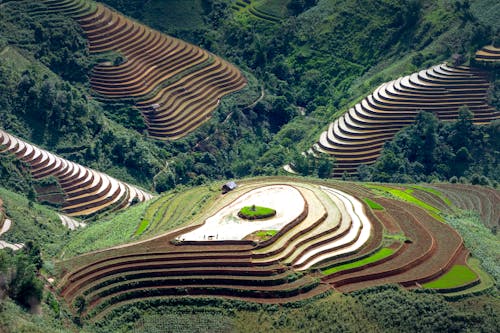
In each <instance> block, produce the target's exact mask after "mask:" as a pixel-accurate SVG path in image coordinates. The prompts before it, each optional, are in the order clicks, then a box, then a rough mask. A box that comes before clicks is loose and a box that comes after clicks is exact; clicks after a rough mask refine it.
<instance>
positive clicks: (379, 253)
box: [321, 247, 396, 275]
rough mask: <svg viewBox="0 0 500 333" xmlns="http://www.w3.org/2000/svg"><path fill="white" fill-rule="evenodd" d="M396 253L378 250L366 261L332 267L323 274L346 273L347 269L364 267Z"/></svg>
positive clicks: (382, 249)
mask: <svg viewBox="0 0 500 333" xmlns="http://www.w3.org/2000/svg"><path fill="white" fill-rule="evenodd" d="M395 251H396V250H394V249H390V248H388V247H384V248H381V249H380V250H378V251H377V252H375V253H374V254H372V255H370V256H368V257H366V258H364V259H361V260H357V261H353V262H350V263H347V264H343V265H339V266H335V267H331V268H328V269H325V270H323V271H322V272H321V273H323V274H324V275H329V274H333V273H337V272H340V271H345V270H346V269H351V268H356V267H361V266H364V265H366V264H370V263H372V262H376V261H379V260H381V259H384V258H386V257H388V256H390V255H391V254H393V253H394V252H395Z"/></svg>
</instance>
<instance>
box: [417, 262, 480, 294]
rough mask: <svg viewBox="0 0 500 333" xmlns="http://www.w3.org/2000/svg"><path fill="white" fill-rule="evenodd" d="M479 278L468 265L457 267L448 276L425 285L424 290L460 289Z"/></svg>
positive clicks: (445, 275)
mask: <svg viewBox="0 0 500 333" xmlns="http://www.w3.org/2000/svg"><path fill="white" fill-rule="evenodd" d="M476 278H477V275H476V273H474V271H472V270H471V269H470V268H469V267H467V266H466V265H455V266H453V267H452V268H451V269H450V270H449V271H448V272H447V273H446V274H444V275H442V276H441V277H439V278H438V279H436V280H433V281H431V282H428V283H425V284H423V287H424V288H429V289H446V288H453V287H459V286H462V285H464V284H466V283H470V282H472V281H474V280H475V279H476Z"/></svg>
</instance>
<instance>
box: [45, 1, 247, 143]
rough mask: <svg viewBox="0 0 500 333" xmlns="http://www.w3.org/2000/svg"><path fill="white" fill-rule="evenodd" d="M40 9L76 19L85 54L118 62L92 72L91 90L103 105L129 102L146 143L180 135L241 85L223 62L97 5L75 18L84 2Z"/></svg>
mask: <svg viewBox="0 0 500 333" xmlns="http://www.w3.org/2000/svg"><path fill="white" fill-rule="evenodd" d="M45 3H46V4H47V5H48V6H49V8H50V9H52V10H55V11H62V12H63V13H68V11H69V14H71V13H74V12H78V13H79V14H78V15H76V16H75V15H74V14H72V15H70V16H72V17H74V18H75V19H76V20H77V21H78V23H79V24H80V26H81V27H82V29H83V31H84V33H85V35H86V37H87V39H88V42H89V50H90V52H91V53H102V54H104V53H106V52H114V53H117V54H119V55H120V56H121V58H119V59H121V60H123V61H122V62H121V63H119V61H118V62H115V63H113V62H111V61H105V62H102V63H100V64H98V65H97V66H95V67H94V68H93V70H92V75H91V78H90V83H91V86H92V88H93V90H94V91H95V92H96V94H97V95H98V97H99V98H101V99H103V100H113V99H132V100H133V101H134V102H135V106H136V107H137V108H138V109H139V110H140V112H141V113H142V115H143V117H144V120H145V122H146V125H147V127H148V132H149V135H150V136H152V137H155V138H158V139H176V138H180V137H182V136H184V135H186V134H187V133H189V132H191V131H193V130H194V129H196V128H197V127H198V126H200V125H201V124H202V123H203V122H205V121H206V120H207V119H208V118H210V116H211V113H212V112H213V110H214V109H215V108H216V107H217V106H218V104H219V101H220V98H222V97H223V96H224V95H227V94H229V93H231V92H234V91H237V90H240V89H242V88H243V87H244V86H245V84H246V80H245V78H244V77H243V76H242V75H241V73H240V71H239V70H238V69H236V68H235V67H234V66H232V65H231V64H229V63H228V62H226V61H225V60H223V59H221V58H219V57H216V56H214V55H213V54H211V53H209V52H207V51H204V50H202V49H200V48H199V47H196V46H194V45H191V44H189V43H186V42H184V41H182V40H179V39H176V38H173V37H170V36H167V35H164V34H161V33H159V32H158V31H155V30H153V29H150V28H148V27H146V26H144V25H142V24H140V23H138V22H135V21H133V20H131V19H129V18H127V17H124V16H123V15H121V14H118V13H117V12H114V11H113V10H111V9H109V8H108V7H105V6H102V5H100V4H98V5H97V6H95V7H94V8H93V10H92V11H91V10H90V9H88V10H87V11H86V12H85V14H81V13H80V11H78V10H77V8H80V7H81V6H84V4H85V3H87V1H86V0H59V1H58V0H51V1H47V0H46V1H45ZM86 8H87V7H86Z"/></svg>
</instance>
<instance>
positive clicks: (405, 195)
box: [365, 184, 444, 222]
mask: <svg viewBox="0 0 500 333" xmlns="http://www.w3.org/2000/svg"><path fill="white" fill-rule="evenodd" d="M365 186H366V187H368V188H370V189H374V190H378V191H381V192H382V193H383V192H386V193H388V194H390V195H392V196H393V197H395V198H396V199H399V200H402V201H406V202H409V203H412V204H414V205H417V206H419V207H421V208H423V209H425V210H426V211H428V212H429V214H431V215H432V217H434V218H435V219H437V220H438V221H441V222H444V219H443V218H442V217H441V216H440V215H439V214H440V213H441V211H440V210H439V209H437V208H436V207H433V206H431V205H429V204H428V203H426V202H423V201H422V200H419V199H417V198H415V197H414V196H413V195H411V194H412V193H413V190H412V189H406V190H399V189H396V188H392V187H387V186H381V185H374V184H365Z"/></svg>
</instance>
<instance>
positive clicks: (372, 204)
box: [363, 198, 384, 210]
mask: <svg viewBox="0 0 500 333" xmlns="http://www.w3.org/2000/svg"><path fill="white" fill-rule="evenodd" d="M363 200H364V202H366V203H367V204H368V206H370V208H371V209H375V210H384V207H382V205H381V204H379V203H376V202H375V201H373V200H370V199H368V198H364V199H363Z"/></svg>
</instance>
